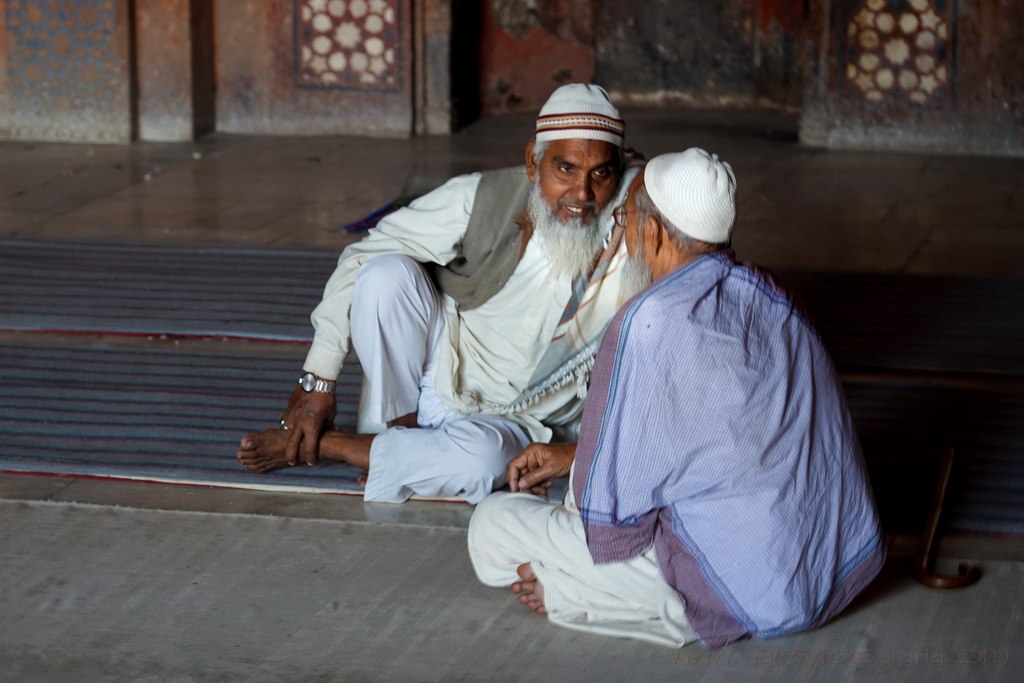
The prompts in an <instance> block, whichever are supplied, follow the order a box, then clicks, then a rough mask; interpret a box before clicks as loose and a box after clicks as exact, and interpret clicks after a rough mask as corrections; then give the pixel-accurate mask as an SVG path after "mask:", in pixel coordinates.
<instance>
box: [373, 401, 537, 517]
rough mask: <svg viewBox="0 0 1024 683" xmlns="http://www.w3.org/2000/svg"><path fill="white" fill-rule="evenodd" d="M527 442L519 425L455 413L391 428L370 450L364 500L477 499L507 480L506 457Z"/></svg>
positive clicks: (375, 441) (507, 421) (378, 436)
mask: <svg viewBox="0 0 1024 683" xmlns="http://www.w3.org/2000/svg"><path fill="white" fill-rule="evenodd" d="M529 442H530V438H529V434H527V432H526V430H525V429H523V427H521V426H520V425H518V424H516V423H515V422H512V421H511V420H505V419H502V418H499V417H494V416H488V415H458V414H454V413H453V414H452V416H451V417H449V418H448V419H446V420H444V421H443V422H442V423H441V424H440V425H438V426H436V427H430V428H421V429H406V428H404V427H394V428H391V429H388V430H386V431H384V432H382V433H381V434H378V435H377V436H376V438H374V440H373V444H372V446H371V448H370V469H369V474H368V476H367V480H366V489H365V490H364V492H363V500H365V501H367V502H382V503H401V502H403V501H405V500H407V499H408V498H409V497H410V496H413V495H418V496H424V497H456V498H461V499H463V500H466V501H467V502H469V503H478V502H480V501H481V500H483V499H484V498H485V497H487V495H488V494H489V493H490V492H491V491H492V490H494V487H495V486H501V485H503V484H504V483H505V479H506V477H507V471H506V467H507V465H508V461H509V460H511V459H512V458H514V457H515V456H516V455H517V454H518V453H519V452H520V451H521V450H522V449H523V448H525V447H526V445H527V444H528V443H529Z"/></svg>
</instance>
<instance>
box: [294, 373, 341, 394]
mask: <svg viewBox="0 0 1024 683" xmlns="http://www.w3.org/2000/svg"><path fill="white" fill-rule="evenodd" d="M335 384H337V383H336V382H332V381H331V380H329V379H320V378H319V377H317V376H316V375H314V374H313V373H312V372H304V373H302V376H301V377H299V386H300V387H302V390H303V391H305V392H306V393H307V394H308V393H310V392H316V393H319V394H333V393H334V385H335Z"/></svg>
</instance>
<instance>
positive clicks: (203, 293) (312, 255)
mask: <svg viewBox="0 0 1024 683" xmlns="http://www.w3.org/2000/svg"><path fill="white" fill-rule="evenodd" d="M337 258H338V254H337V253H335V252H331V251H314V250H282V249H266V248H262V249H261V248H239V247H178V246H160V247H154V246H145V245H138V246H136V245H118V244H68V243H52V242H33V241H22V240H0V329H6V330H33V331H73V332H98V333H100V332H112V333H131V334H153V335H161V334H166V335H182V336H199V337H219V336H227V337H241V338H252V339H267V340H286V341H295V340H309V339H310V338H311V336H312V327H311V325H310V322H309V314H310V311H312V310H313V308H314V307H315V306H316V304H317V303H318V302H319V301H320V297H321V295H322V293H323V287H324V284H325V283H326V282H327V278H328V277H330V274H331V272H333V269H334V266H335V264H336V262H337Z"/></svg>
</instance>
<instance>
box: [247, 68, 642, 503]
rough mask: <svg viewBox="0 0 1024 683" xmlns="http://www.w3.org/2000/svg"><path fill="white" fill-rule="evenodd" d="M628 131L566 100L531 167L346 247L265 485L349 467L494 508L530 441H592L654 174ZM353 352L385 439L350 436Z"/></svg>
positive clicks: (376, 493)
mask: <svg viewBox="0 0 1024 683" xmlns="http://www.w3.org/2000/svg"><path fill="white" fill-rule="evenodd" d="M624 133H625V125H624V122H623V121H622V119H621V117H620V115H619V112H618V110H617V109H616V108H615V106H614V105H613V104H612V102H611V100H610V99H609V97H608V95H607V93H606V92H605V91H604V90H603V89H602V88H600V87H598V86H595V85H584V84H570V85H566V86H562V87H560V88H558V89H557V90H556V91H555V92H554V93H553V94H552V95H551V97H550V98H549V99H548V101H547V102H546V103H545V105H544V107H543V108H542V109H541V111H540V115H539V116H538V118H537V121H536V136H535V140H534V141H531V142H529V143H528V144H527V145H526V150H525V161H526V164H525V167H516V168H511V169H504V170H499V171H491V172H483V173H473V174H470V175H465V176H460V177H456V178H453V179H451V180H449V181H448V182H447V183H445V184H444V185H443V186H441V187H440V188H438V189H437V190H435V191H433V192H431V193H429V194H427V195H425V196H423V197H421V198H419V199H418V200H416V201H415V202H413V203H412V204H410V206H408V207H407V208H404V209H400V210H398V211H396V212H395V213H392V214H390V215H389V216H387V217H385V218H384V219H382V220H381V221H380V223H379V224H378V225H377V227H376V228H374V229H372V230H371V231H370V232H369V234H368V235H367V236H366V237H365V238H364V239H363V240H362V241H360V242H358V243H356V244H354V245H352V246H350V247H348V248H346V249H345V250H344V252H343V253H342V254H341V257H340V259H339V262H338V267H337V269H336V270H335V272H334V274H333V276H332V277H331V278H330V280H329V281H328V283H327V286H326V288H325V292H324V297H323V300H322V302H321V303H320V305H319V306H318V307H317V308H316V309H315V310H314V311H313V314H312V320H313V324H314V327H315V329H316V333H315V336H314V339H313V343H312V346H311V348H310V350H309V353H308V355H307V357H306V361H305V363H304V365H303V374H302V376H301V377H300V378H299V386H298V387H297V388H296V389H294V391H293V393H292V396H291V399H290V401H289V403H288V406H287V408H286V410H285V411H284V415H283V417H282V419H281V424H280V428H278V429H270V430H265V431H263V432H258V433H255V434H249V435H247V436H245V437H244V438H243V439H242V441H241V444H240V448H239V450H238V452H237V453H236V457H237V458H238V459H239V460H240V461H241V462H242V464H243V465H244V466H245V467H247V468H248V469H250V470H253V471H256V472H267V471H271V470H274V469H278V468H281V467H287V466H290V465H295V464H296V463H299V462H303V463H305V464H307V465H313V464H315V463H316V462H317V461H318V460H327V461H339V462H347V463H349V464H352V465H355V466H357V467H360V468H363V469H365V470H366V471H367V472H366V475H365V476H364V479H363V483H364V500H366V501H378V502H402V501H404V500H406V499H408V498H409V497H410V496H413V495H418V496H422V497H442V496H443V497H456V498H460V499H463V500H466V501H468V502H470V503H477V502H479V501H480V500H482V499H483V498H484V497H485V496H486V495H487V494H488V493H490V492H491V491H492V490H493V489H494V488H495V487H498V486H501V485H503V484H504V483H505V481H506V472H507V469H506V465H507V463H508V461H509V460H510V459H511V458H512V457H513V456H515V455H516V454H517V453H519V452H520V451H521V450H522V449H523V448H524V447H525V446H526V445H527V444H529V443H531V442H547V441H550V440H551V439H552V438H556V439H558V440H565V439H574V438H575V434H576V430H577V428H578V424H579V418H580V415H581V413H582V398H583V396H584V395H585V393H586V386H587V382H588V380H589V375H590V368H591V367H592V365H593V359H594V355H595V353H596V350H597V346H598V344H599V342H600V339H601V335H602V334H603V332H604V329H605V327H606V326H607V324H608V321H609V320H610V319H611V317H612V316H613V315H614V313H615V311H616V309H617V308H618V306H619V305H620V304H621V302H622V300H623V297H624V293H623V292H622V291H621V289H620V282H621V280H620V275H621V271H620V268H619V266H620V264H621V262H622V261H623V259H624V256H625V247H624V246H623V244H622V239H621V236H622V230H621V228H619V229H615V227H614V221H613V219H612V215H611V211H612V209H613V208H614V207H615V206H617V205H618V204H620V203H621V201H622V197H623V191H624V187H625V186H626V184H627V183H628V179H629V178H632V176H633V175H634V174H635V172H636V169H635V168H632V167H631V165H630V164H629V163H628V162H629V156H630V155H629V154H628V153H627V152H626V151H625V150H624V149H623V141H624ZM350 339H351V348H353V349H354V350H355V353H356V355H357V356H358V358H359V361H360V364H361V366H362V368H363V371H364V373H365V375H366V377H365V382H366V386H365V389H364V407H365V408H366V410H367V414H365V415H363V416H362V417H363V418H365V419H367V420H369V421H371V422H375V423H379V424H382V425H386V429H384V430H383V431H381V432H379V433H376V434H353V433H349V432H347V431H343V430H340V429H334V428H333V419H334V416H335V411H336V403H335V397H334V393H333V389H334V383H335V380H336V378H337V376H338V374H339V371H340V369H341V366H342V363H343V361H344V359H345V357H346V355H347V353H348V352H349V350H350V344H349V340H350Z"/></svg>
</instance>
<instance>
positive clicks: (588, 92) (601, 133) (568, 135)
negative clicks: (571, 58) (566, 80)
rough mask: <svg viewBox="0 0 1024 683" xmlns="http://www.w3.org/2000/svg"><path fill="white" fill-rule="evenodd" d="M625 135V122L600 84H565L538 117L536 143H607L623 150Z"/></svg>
mask: <svg viewBox="0 0 1024 683" xmlns="http://www.w3.org/2000/svg"><path fill="white" fill-rule="evenodd" d="M625 136H626V123H625V121H623V120H622V117H621V116H619V110H618V109H616V108H615V105H614V104H612V100H611V98H610V97H608V93H607V92H605V90H604V88H602V87H601V86H599V85H588V84H586V83H570V84H569V85H563V86H562V87H561V88H559V89H558V90H556V91H555V92H553V93H551V97H549V98H548V101H547V102H545V103H544V106H543V107H541V110H540V115H538V116H537V142H545V141H548V140H571V139H583V140H604V141H605V142H610V143H612V144H613V145H617V146H619V147H622V142H623V139H624V138H625Z"/></svg>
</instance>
